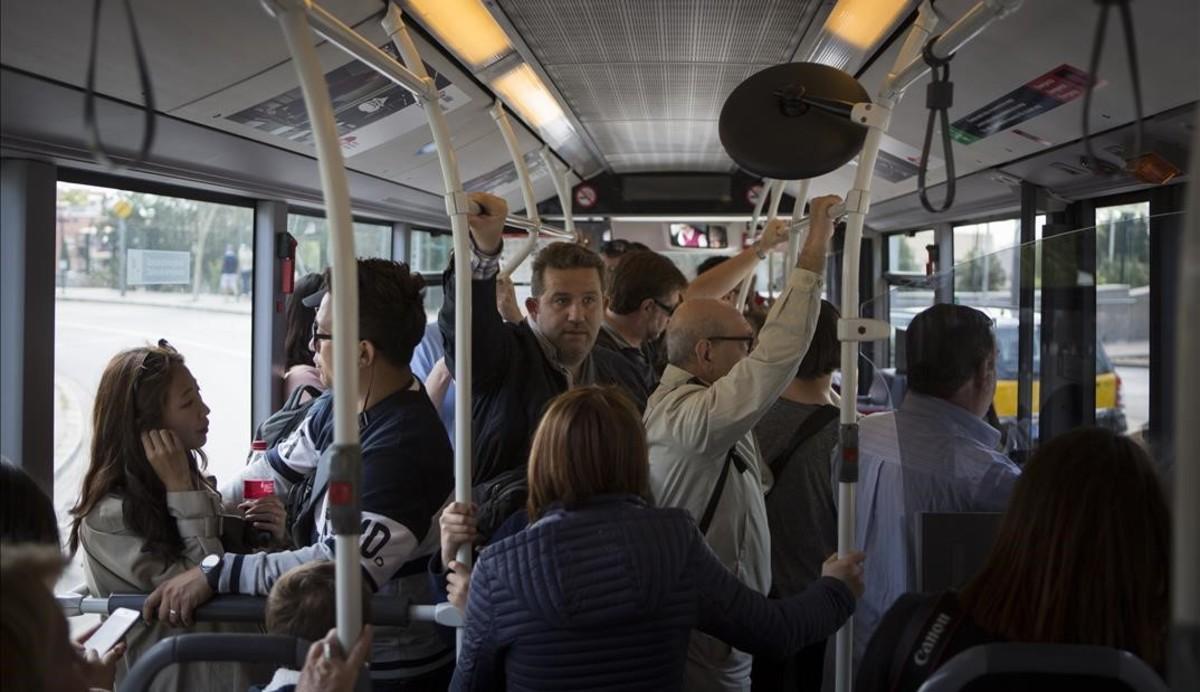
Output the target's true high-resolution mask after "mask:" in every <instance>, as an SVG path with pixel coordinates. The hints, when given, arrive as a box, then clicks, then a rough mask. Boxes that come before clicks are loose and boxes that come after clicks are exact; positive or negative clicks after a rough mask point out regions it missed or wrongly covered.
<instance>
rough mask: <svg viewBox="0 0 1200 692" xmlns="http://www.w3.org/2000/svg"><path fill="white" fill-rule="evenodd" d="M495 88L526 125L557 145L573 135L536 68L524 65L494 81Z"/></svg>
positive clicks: (564, 116) (560, 109)
mask: <svg viewBox="0 0 1200 692" xmlns="http://www.w3.org/2000/svg"><path fill="white" fill-rule="evenodd" d="M492 88H493V89H495V90H496V93H497V94H500V95H501V96H503V97H504V100H505V101H507V102H508V104H509V105H510V106H511V107H512V108H513V109H514V110H516V111H517V112H518V113H519V114H520V115H521V117H522V118H524V119H525V122H527V123H529V124H530V125H532V126H534V127H536V128H537V129H539V130H541V131H542V132H543V133H545V134H546V135H547V136H548V137H549V138H550V139H552V140H555V141H556V142H559V143H561V142H563V141H566V139H568V138H570V136H571V125H570V123H568V122H567V118H566V115H565V114H564V113H563V109H562V107H561V106H559V105H558V101H556V100H555V98H554V95H553V94H551V93H550V90H549V89H547V88H546V85H545V84H544V83H542V80H541V78H540V77H538V76H537V73H536V72H534V71H533V68H532V67H530V66H529V65H528V64H526V63H521V64H520V65H517V66H516V67H514V68H512V69H511V70H509V71H508V72H505V73H504V74H502V75H500V76H499V77H497V78H496V79H494V80H493V81H492Z"/></svg>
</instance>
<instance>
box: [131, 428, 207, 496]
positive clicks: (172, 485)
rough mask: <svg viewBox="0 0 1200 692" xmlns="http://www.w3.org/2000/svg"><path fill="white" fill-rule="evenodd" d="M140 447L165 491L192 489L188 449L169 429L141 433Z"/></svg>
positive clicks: (173, 491)
mask: <svg viewBox="0 0 1200 692" xmlns="http://www.w3.org/2000/svg"><path fill="white" fill-rule="evenodd" d="M142 449H144V450H145V451H146V459H147V461H149V462H150V466H151V468H153V469H154V472H155V473H156V474H158V478H159V480H161V481H162V482H163V485H165V486H167V492H169V493H175V492H182V491H186V490H193V489H194V487H193V485H192V465H191V462H190V461H189V460H188V451H187V449H186V448H185V447H184V446H183V443H182V442H180V441H179V438H178V437H177V436H176V435H175V433H174V432H172V431H170V430H147V431H145V432H143V433H142Z"/></svg>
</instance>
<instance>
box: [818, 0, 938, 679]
mask: <svg viewBox="0 0 1200 692" xmlns="http://www.w3.org/2000/svg"><path fill="white" fill-rule="evenodd" d="M936 24H937V15H936V14H935V13H934V11H933V6H932V5H931V4H930V3H929V2H928V0H923V2H922V3H921V8H920V13H919V14H918V15H917V21H916V22H915V23H914V24H913V27H912V29H911V30H910V31H909V33H908V36H907V37H906V38H905V40H904V44H903V45H902V47H901V49H900V54H899V55H898V56H897V57H896V62H895V67H893V69H892V72H891V73H890V74H889V79H888V80H887V81H885V82H884V85H883V87H882V88H881V89H880V96H878V97H876V99H875V101H874V103H869V104H859V105H857V106H855V107H854V110H853V112H852V114H851V118H852V119H853V120H856V121H858V122H865V123H867V124H868V130H867V138H866V141H865V142H864V143H863V148H862V152H861V153H860V154H859V157H858V167H857V168H856V170H855V173H854V187H853V188H852V189H851V190H850V192H849V194H847V195H846V211H847V215H846V240H845V247H844V250H843V252H842V296H841V298H842V306H841V312H842V319H841V323H840V324H839V329H838V335H839V337H840V338H841V339H842V354H841V355H842V363H841V370H842V400H841V414H840V416H839V423H840V424H841V425H840V451H841V460H842V463H841V470H840V472H839V475H838V504H837V506H838V554H839V555H845V554H847V553H849V552H851V551H853V550H854V548H855V518H856V517H855V512H856V511H857V510H856V506H855V505H856V499H857V498H856V494H855V491H856V490H857V486H858V410H857V404H858V343H859V342H858V341H857V340H856V339H855V338H854V337H853V336H851V335H849V334H844V331H847V330H844V329H843V328H842V324H844V323H845V322H846V321H848V320H857V319H858V316H859V311H858V302H859V300H858V299H859V295H858V280H859V258H860V256H861V253H862V236H863V224H864V222H865V221H866V218H867V212H868V211H869V210H870V206H871V180H872V177H873V174H874V172H875V161H876V159H878V157H879V145H880V142H881V141H882V139H883V133H884V132H885V131H887V128H888V124H889V121H890V119H891V113H892V108H893V107H894V106H895V104H896V101H897V100H898V99H899V98H900V93H896V92H895V91H893V90H892V87H891V81H892V80H891V78H892V77H893V75H894V74H895V72H896V70H897V69H899V68H900V67H901V66H903V65H907V64H908V63H909V62H910V61H911V60H913V59H914V58H915V57H917V56H919V55H920V54H921V49H922V47H923V46H924V45H925V42H926V41H928V40H929V36H930V34H931V33H933V29H934V27H935V26H936ZM853 661H854V618H853V617H851V618H850V619H848V620H847V621H846V623H845V624H844V625H842V628H841V629H840V630H838V632H837V648H836V651H835V654H834V674H835V678H834V689H835V691H836V692H850V690H851V689H852V687H853V684H852V683H853V678H852V676H853V669H854V665H853Z"/></svg>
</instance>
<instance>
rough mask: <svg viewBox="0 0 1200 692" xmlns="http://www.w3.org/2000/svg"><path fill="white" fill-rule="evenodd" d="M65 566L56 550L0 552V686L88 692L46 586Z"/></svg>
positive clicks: (14, 547) (9, 547) (13, 547)
mask: <svg viewBox="0 0 1200 692" xmlns="http://www.w3.org/2000/svg"><path fill="white" fill-rule="evenodd" d="M62 566H63V559H62V554H61V553H60V552H59V551H58V548H56V547H51V546H46V545H30V544H24V545H22V544H10V543H5V544H4V545H3V549H2V550H0V581H2V582H3V583H4V589H3V591H2V595H0V688H3V689H5V690H31V691H33V692H37V691H39V690H48V689H56V690H83V689H86V684H84V682H83V679H82V677H81V675H80V672H81V671H80V669H79V660H78V657H77V656H76V655H75V654H74V652H73V651H72V650H71V644H70V641H69V640H68V631H67V620H66V618H65V617H63V613H62V610H60V609H59V607H58V604H57V603H55V602H54V597H53V596H52V595H51V594H50V588H49V586H48V584H50V583H52V582H53V581H54V579H55V578H57V576H58V574H59V573H60V572H61V571H62Z"/></svg>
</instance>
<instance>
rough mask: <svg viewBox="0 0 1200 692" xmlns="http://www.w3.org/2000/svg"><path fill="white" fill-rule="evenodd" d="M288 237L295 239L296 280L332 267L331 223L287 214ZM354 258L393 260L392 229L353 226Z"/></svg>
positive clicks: (373, 225) (362, 225)
mask: <svg viewBox="0 0 1200 692" xmlns="http://www.w3.org/2000/svg"><path fill="white" fill-rule="evenodd" d="M287 225H288V233H291V234H292V237H294V238H295V239H296V276H297V277H301V276H304V275H305V274H309V273H311V272H317V273H320V272H323V271H325V269H326V268H327V267H328V266H329V264H330V262H331V260H330V255H329V222H328V221H326V220H325V218H324V217H322V216H309V215H307V214H288V220H287ZM354 256H355V257H383V258H386V259H391V257H392V227H391V226H389V225H384V224H374V223H363V222H361V221H355V222H354Z"/></svg>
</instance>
